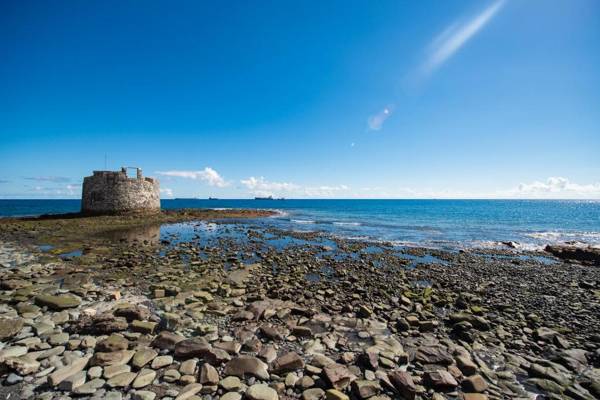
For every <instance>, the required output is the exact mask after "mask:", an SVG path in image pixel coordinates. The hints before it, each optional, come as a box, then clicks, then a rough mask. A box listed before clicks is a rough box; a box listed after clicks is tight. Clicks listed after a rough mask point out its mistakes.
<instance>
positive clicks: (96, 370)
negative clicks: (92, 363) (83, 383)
mask: <svg viewBox="0 0 600 400" xmlns="http://www.w3.org/2000/svg"><path fill="white" fill-rule="evenodd" d="M103 372H104V371H103V370H102V367H98V366H96V367H92V368H90V369H88V371H87V375H88V378H90V379H96V378H100V377H101V376H102V373H103Z"/></svg>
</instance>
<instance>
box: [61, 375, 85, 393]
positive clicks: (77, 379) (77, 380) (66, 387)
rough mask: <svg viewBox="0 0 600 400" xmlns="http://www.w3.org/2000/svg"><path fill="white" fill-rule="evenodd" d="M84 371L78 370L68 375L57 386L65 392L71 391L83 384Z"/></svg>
mask: <svg viewBox="0 0 600 400" xmlns="http://www.w3.org/2000/svg"><path fill="white" fill-rule="evenodd" d="M85 379H86V373H85V371H79V372H77V373H76V374H73V375H71V376H69V377H68V378H67V379H65V380H63V381H62V382H61V383H60V384H59V385H58V388H59V389H60V390H63V391H66V392H72V391H73V390H75V388H77V387H79V386H81V385H83V384H84V383H85Z"/></svg>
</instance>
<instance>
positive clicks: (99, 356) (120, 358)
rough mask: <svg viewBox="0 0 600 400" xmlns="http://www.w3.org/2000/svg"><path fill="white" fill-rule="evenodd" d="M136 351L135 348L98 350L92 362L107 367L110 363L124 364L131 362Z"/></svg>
mask: <svg viewBox="0 0 600 400" xmlns="http://www.w3.org/2000/svg"><path fill="white" fill-rule="evenodd" d="M134 354H135V351H133V350H119V351H112V352H110V353H104V352H97V353H94V357H92V360H91V361H90V363H91V364H92V365H99V366H101V367H107V366H109V365H124V364H127V363H129V361H130V360H131V359H132V358H133V355H134Z"/></svg>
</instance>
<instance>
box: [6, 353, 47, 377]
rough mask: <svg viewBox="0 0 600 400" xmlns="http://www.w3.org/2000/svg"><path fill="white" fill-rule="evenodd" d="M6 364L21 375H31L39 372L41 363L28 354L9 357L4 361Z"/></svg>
mask: <svg viewBox="0 0 600 400" xmlns="http://www.w3.org/2000/svg"><path fill="white" fill-rule="evenodd" d="M4 364H5V365H6V366H7V367H8V368H10V369H13V370H15V371H17V372H18V373H19V375H29V374H33V373H35V372H37V371H38V370H39V368H40V363H39V362H38V361H37V360H35V359H34V358H33V357H32V356H31V355H29V354H26V355H23V356H20V357H9V358H7V359H6V360H4Z"/></svg>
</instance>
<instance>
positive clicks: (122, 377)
mask: <svg viewBox="0 0 600 400" xmlns="http://www.w3.org/2000/svg"><path fill="white" fill-rule="evenodd" d="M136 376H137V373H135V372H123V373H121V374H119V375H115V376H113V377H112V378H110V379H109V380H108V381H106V384H107V385H108V386H110V387H126V386H129V385H131V382H133V380H134V379H135V377H136Z"/></svg>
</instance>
